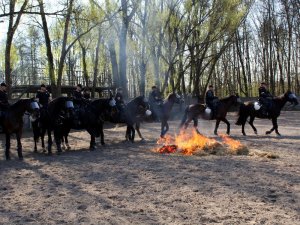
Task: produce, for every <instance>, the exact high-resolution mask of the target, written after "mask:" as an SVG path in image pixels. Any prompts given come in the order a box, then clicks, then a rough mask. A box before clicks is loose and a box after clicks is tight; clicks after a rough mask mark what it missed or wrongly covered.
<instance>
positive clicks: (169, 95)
mask: <svg viewBox="0 0 300 225" xmlns="http://www.w3.org/2000/svg"><path fill="white" fill-rule="evenodd" d="M171 95H175V93H170V94H168V96H167V97H166V99H165V100H168V99H169V98H170V97H171Z"/></svg>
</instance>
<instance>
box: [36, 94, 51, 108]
mask: <svg viewBox="0 0 300 225" xmlns="http://www.w3.org/2000/svg"><path fill="white" fill-rule="evenodd" d="M36 98H38V99H39V103H40V104H41V105H42V106H43V107H48V102H49V98H50V94H49V92H48V91H45V92H42V91H38V92H37V93H36Z"/></svg>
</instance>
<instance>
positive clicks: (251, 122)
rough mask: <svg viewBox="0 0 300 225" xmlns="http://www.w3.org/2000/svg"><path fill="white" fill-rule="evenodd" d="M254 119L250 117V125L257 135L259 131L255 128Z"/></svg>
mask: <svg viewBox="0 0 300 225" xmlns="http://www.w3.org/2000/svg"><path fill="white" fill-rule="evenodd" d="M254 119H255V117H250V121H249V124H250V126H251V127H252V129H253V130H254V133H255V134H257V129H256V127H255V126H254V124H253V122H254Z"/></svg>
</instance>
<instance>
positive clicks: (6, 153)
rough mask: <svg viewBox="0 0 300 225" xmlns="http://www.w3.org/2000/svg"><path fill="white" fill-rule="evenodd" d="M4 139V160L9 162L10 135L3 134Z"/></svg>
mask: <svg viewBox="0 0 300 225" xmlns="http://www.w3.org/2000/svg"><path fill="white" fill-rule="evenodd" d="M5 138H6V146H5V158H6V160H10V151H9V150H10V134H8V133H6V134H5Z"/></svg>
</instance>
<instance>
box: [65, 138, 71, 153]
mask: <svg viewBox="0 0 300 225" xmlns="http://www.w3.org/2000/svg"><path fill="white" fill-rule="evenodd" d="M64 137H65V143H66V147H67V150H71V146H70V145H69V139H68V134H65V135H64Z"/></svg>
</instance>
